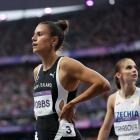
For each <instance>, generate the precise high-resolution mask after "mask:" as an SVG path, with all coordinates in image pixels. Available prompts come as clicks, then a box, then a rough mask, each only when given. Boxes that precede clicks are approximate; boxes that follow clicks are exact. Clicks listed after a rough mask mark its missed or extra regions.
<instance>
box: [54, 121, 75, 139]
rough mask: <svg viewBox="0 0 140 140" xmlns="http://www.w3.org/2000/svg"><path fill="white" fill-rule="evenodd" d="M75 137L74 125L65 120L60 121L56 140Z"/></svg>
mask: <svg viewBox="0 0 140 140" xmlns="http://www.w3.org/2000/svg"><path fill="white" fill-rule="evenodd" d="M75 136H76V133H75V129H74V125H73V124H72V123H69V122H68V121H66V120H64V119H63V120H61V121H60V124H59V129H58V132H57V134H56V137H55V139H54V140H60V138H61V137H75Z"/></svg>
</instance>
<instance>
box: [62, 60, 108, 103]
mask: <svg viewBox="0 0 140 140" xmlns="http://www.w3.org/2000/svg"><path fill="white" fill-rule="evenodd" d="M66 59H67V60H66V63H65V64H64V65H65V66H64V67H65V69H66V70H65V71H67V73H68V76H69V77H72V78H73V79H75V80H77V81H81V82H84V83H89V84H90V85H91V86H90V87H89V88H88V89H87V90H85V91H84V92H83V93H82V94H80V95H79V96H78V97H76V98H75V99H73V100H72V101H71V103H72V104H74V105H75V104H77V103H79V102H82V101H86V100H88V99H90V98H92V97H95V96H97V95H99V94H101V93H103V92H105V91H107V90H109V89H110V84H109V82H108V80H107V79H105V78H104V77H103V76H102V75H100V74H99V73H98V72H96V71H94V70H92V69H90V68H88V67H86V66H84V65H83V64H81V63H80V62H79V61H77V60H74V59H71V58H66Z"/></svg>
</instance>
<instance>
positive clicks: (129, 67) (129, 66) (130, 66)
mask: <svg viewBox="0 0 140 140" xmlns="http://www.w3.org/2000/svg"><path fill="white" fill-rule="evenodd" d="M132 68H133V66H132V65H128V66H127V67H126V69H132ZM134 68H135V69H137V66H134Z"/></svg>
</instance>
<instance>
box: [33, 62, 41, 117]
mask: <svg viewBox="0 0 140 140" xmlns="http://www.w3.org/2000/svg"><path fill="white" fill-rule="evenodd" d="M40 65H41V64H40ZM40 65H38V66H37V67H35V68H34V71H33V75H34V81H36V80H37V75H38V71H39V67H40ZM35 119H36V120H37V116H36V115H35Z"/></svg>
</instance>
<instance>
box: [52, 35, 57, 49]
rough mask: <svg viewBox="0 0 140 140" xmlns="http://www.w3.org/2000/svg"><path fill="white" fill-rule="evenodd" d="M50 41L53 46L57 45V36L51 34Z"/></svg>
mask: <svg viewBox="0 0 140 140" xmlns="http://www.w3.org/2000/svg"><path fill="white" fill-rule="evenodd" d="M51 42H52V46H54V47H55V46H56V45H57V43H58V36H53V37H52V38H51Z"/></svg>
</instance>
